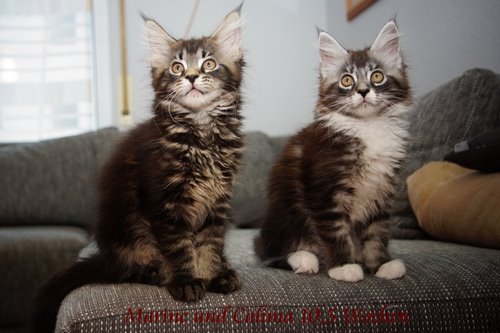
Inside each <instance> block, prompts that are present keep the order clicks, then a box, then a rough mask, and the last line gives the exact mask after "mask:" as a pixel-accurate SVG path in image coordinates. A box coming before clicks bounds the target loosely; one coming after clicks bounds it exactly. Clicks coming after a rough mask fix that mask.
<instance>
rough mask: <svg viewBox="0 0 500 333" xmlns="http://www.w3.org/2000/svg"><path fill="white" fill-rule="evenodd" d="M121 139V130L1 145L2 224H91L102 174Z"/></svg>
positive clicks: (0, 222) (0, 205)
mask: <svg viewBox="0 0 500 333" xmlns="http://www.w3.org/2000/svg"><path fill="white" fill-rule="evenodd" d="M118 137H119V132H118V130H117V129H116V128H105V129H102V130H99V131H96V132H91V133H85V134H82V135H77V136H72V137H66V138H62V139H54V140H47V141H42V142H37V143H29V144H13V145H6V146H2V147H0V226H5V225H76V226H82V227H84V228H87V229H88V228H90V226H91V225H92V224H93V223H94V222H95V220H96V216H97V212H96V208H97V175H98V172H99V171H98V170H99V169H100V167H101V166H102V165H103V163H104V162H105V160H106V159H107V157H108V155H109V154H110V151H111V149H112V147H113V146H114V144H115V143H116V141H117V139H118Z"/></svg>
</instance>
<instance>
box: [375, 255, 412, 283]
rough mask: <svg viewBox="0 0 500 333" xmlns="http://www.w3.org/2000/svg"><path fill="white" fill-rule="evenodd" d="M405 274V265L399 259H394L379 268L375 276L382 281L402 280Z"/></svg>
mask: <svg viewBox="0 0 500 333" xmlns="http://www.w3.org/2000/svg"><path fill="white" fill-rule="evenodd" d="M405 274H406V267H405V264H404V263H403V262H402V261H401V260H399V259H394V260H391V261H389V262H386V263H385V264H383V265H382V266H380V267H379V269H378V271H377V273H375V276H377V277H379V278H382V279H387V280H392V279H399V278H402V277H403V276H404V275H405Z"/></svg>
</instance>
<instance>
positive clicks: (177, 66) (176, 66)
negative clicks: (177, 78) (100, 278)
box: [170, 62, 184, 75]
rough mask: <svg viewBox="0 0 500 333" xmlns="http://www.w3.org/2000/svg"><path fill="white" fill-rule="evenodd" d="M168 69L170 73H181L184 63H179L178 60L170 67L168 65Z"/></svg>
mask: <svg viewBox="0 0 500 333" xmlns="http://www.w3.org/2000/svg"><path fill="white" fill-rule="evenodd" d="M170 70H171V71H172V73H174V74H175V75H179V74H181V73H182V72H184V65H183V64H181V63H180V62H174V63H173V64H172V67H170Z"/></svg>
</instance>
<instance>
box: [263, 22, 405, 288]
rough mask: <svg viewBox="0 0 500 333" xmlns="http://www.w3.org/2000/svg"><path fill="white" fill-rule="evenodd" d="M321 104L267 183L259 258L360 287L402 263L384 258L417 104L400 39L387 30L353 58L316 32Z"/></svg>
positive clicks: (392, 28) (390, 274)
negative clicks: (409, 114)
mask: <svg viewBox="0 0 500 333" xmlns="http://www.w3.org/2000/svg"><path fill="white" fill-rule="evenodd" d="M319 48H320V55H321V66H320V69H321V70H320V84H319V98H318V103H317V107H316V113H315V119H314V121H313V123H312V124H310V125H309V126H307V127H306V128H304V129H303V130H302V131H300V132H299V133H298V134H297V135H295V136H294V137H292V138H291V139H290V140H289V142H288V144H287V145H286V147H285V148H284V151H283V153H282V154H281V156H280V157H279V158H278V160H277V162H276V164H275V165H274V167H273V169H272V172H271V174H270V178H269V188H268V210H267V217H266V220H265V223H264V225H263V227H262V229H261V233H260V237H258V238H257V240H256V251H257V254H258V255H259V257H260V258H261V259H262V260H263V261H264V262H266V263H267V264H269V265H271V266H275V267H281V268H291V269H293V270H294V271H295V272H296V273H306V274H313V273H317V272H318V271H319V269H320V267H321V268H322V269H325V270H326V271H327V272H328V275H329V276H330V277H331V278H333V279H336V280H342V281H351V282H355V281H359V280H361V279H363V275H364V273H363V268H364V269H365V270H366V271H367V272H368V273H375V274H376V276H378V277H381V278H385V279H395V278H400V277H402V276H403V275H404V274H405V266H404V264H403V263H402V261H400V260H392V261H391V258H390V256H389V254H388V252H387V244H388V233H387V229H386V219H387V217H388V215H387V209H388V206H389V203H390V198H391V195H392V194H393V192H394V187H395V184H396V181H397V174H398V171H399V169H400V167H401V163H402V161H403V158H404V157H405V149H406V142H407V135H408V134H407V130H406V127H407V122H406V120H405V113H406V111H407V109H408V106H409V105H410V102H411V97H410V89H409V85H408V80H407V76H406V71H405V65H404V63H403V58H402V56H401V53H400V42H399V32H398V29H397V27H396V24H395V23H394V22H392V21H391V22H389V23H387V24H386V25H385V26H384V27H383V29H382V30H381V31H380V33H379V35H378V37H377V39H376V40H375V42H374V43H373V45H372V46H371V47H370V48H369V49H365V50H362V51H347V50H345V49H344V48H342V47H341V46H340V44H339V43H338V42H337V41H336V40H335V39H333V38H332V37H331V36H330V35H328V34H327V33H325V32H320V34H319Z"/></svg>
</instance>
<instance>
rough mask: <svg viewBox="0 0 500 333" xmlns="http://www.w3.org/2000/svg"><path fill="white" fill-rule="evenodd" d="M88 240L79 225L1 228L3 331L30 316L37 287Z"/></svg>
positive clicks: (71, 259)
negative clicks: (77, 226)
mask: <svg viewBox="0 0 500 333" xmlns="http://www.w3.org/2000/svg"><path fill="white" fill-rule="evenodd" d="M87 243H88V235H87V232H86V231H84V230H83V229H80V228H76V227H2V228H0V272H1V281H2V282H1V283H0V295H1V296H0V297H1V302H0V323H1V324H0V332H3V331H4V330H5V329H7V328H8V327H16V326H22V325H23V323H25V321H26V320H27V319H29V316H30V313H31V309H32V301H33V297H34V295H35V291H36V290H37V289H38V287H39V286H40V285H41V284H42V283H43V281H45V280H46V279H47V278H48V277H49V276H51V275H52V274H54V273H55V272H56V271H59V270H61V269H63V268H64V267H66V266H68V265H69V264H71V263H72V262H74V261H75V259H76V257H77V256H78V251H79V250H80V249H81V248H82V247H83V246H85V244H87Z"/></svg>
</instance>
